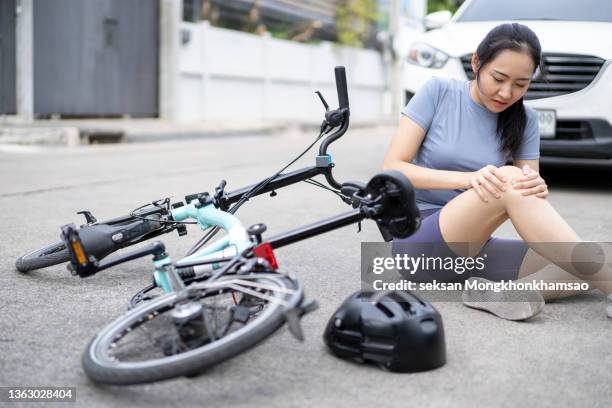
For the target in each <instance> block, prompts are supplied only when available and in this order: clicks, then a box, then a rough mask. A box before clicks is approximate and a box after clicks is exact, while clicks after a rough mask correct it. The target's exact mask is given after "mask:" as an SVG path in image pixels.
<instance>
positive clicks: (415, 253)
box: [392, 209, 529, 282]
mask: <svg viewBox="0 0 612 408" xmlns="http://www.w3.org/2000/svg"><path fill="white" fill-rule="evenodd" d="M421 217H422V221H421V227H420V228H419V230H418V231H416V232H415V233H414V234H413V235H411V236H410V237H408V238H403V239H394V240H393V246H392V248H393V256H395V255H397V254H407V255H408V256H412V257H423V256H424V257H442V258H444V259H445V258H446V257H451V258H453V257H454V258H457V257H458V256H457V255H456V254H455V253H454V252H453V251H452V250H451V249H450V248H449V247H448V245H446V242H445V241H444V238H443V237H442V233H441V232H440V209H430V210H421ZM528 249H529V247H528V246H527V244H526V243H525V241H523V240H521V239H506V238H496V237H490V238H489V239H488V240H487V242H486V243H485V244H484V246H483V247H482V249H481V250H480V253H479V254H478V255H476V257H483V256H484V259H485V261H484V262H483V264H484V269H481V270H473V271H472V272H469V271H464V272H463V273H458V272H457V271H455V270H448V269H436V270H418V271H416V272H415V273H414V274H407V273H405V272H402V271H400V273H402V275H403V276H404V278H406V279H410V280H412V281H417V282H431V281H433V280H434V279H435V280H437V281H438V282H441V281H443V282H464V281H465V280H466V279H468V278H470V277H472V276H478V277H482V278H485V279H489V280H492V281H496V282H499V281H502V280H516V279H517V277H518V273H519V270H520V268H521V265H522V263H523V259H524V258H525V254H526V253H527V250H528ZM485 254H486V256H485Z"/></svg>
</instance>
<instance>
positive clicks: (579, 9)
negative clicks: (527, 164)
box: [402, 0, 612, 159]
mask: <svg viewBox="0 0 612 408" xmlns="http://www.w3.org/2000/svg"><path fill="white" fill-rule="evenodd" d="M445 13H446V14H445ZM445 20H446V21H445ZM510 21H513V22H519V23H521V24H524V25H527V26H529V27H530V28H531V29H532V30H533V31H534V32H535V33H536V34H537V36H538V38H539V39H540V43H541V45H542V54H543V57H544V65H545V71H546V73H545V75H544V77H542V76H541V75H536V77H535V78H534V80H533V81H532V83H531V86H530V87H529V90H528V91H527V94H526V95H525V103H526V104H527V105H529V106H531V107H533V108H534V109H536V110H537V111H538V118H539V123H540V135H541V136H540V137H541V149H540V150H541V154H542V156H554V157H566V158H572V157H573V158H583V159H584V158H587V159H611V158H612V0H512V1H499V0H467V1H466V2H465V3H463V4H462V6H461V7H460V8H459V9H458V10H457V12H456V13H455V16H453V17H452V19H451V15H450V13H449V12H438V13H433V14H430V15H429V16H427V17H426V24H429V26H430V27H431V26H438V27H439V28H435V29H433V30H431V31H428V32H426V33H424V34H422V35H421V36H420V37H419V39H418V41H417V42H415V43H414V44H412V45H411V47H410V50H409V53H408V57H407V58H406V59H405V63H404V65H403V73H402V75H403V76H402V81H403V86H404V89H405V92H406V101H407V100H409V99H410V97H412V95H414V94H415V93H416V92H417V91H418V89H419V88H420V87H421V86H422V85H423V84H424V83H425V82H426V81H427V80H428V79H429V78H430V77H432V76H439V77H450V78H461V79H468V78H469V79H473V77H474V75H473V73H472V69H471V65H470V58H471V55H472V53H473V52H474V51H475V50H476V47H477V46H478V44H479V42H480V41H481V40H482V39H483V38H484V37H485V35H486V34H487V32H488V31H489V30H490V29H492V28H493V27H494V26H496V25H498V24H500V23H502V22H510Z"/></svg>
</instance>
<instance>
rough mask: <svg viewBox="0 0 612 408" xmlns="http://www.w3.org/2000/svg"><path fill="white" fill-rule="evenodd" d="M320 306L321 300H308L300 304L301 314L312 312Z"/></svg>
mask: <svg viewBox="0 0 612 408" xmlns="http://www.w3.org/2000/svg"><path fill="white" fill-rule="evenodd" d="M318 308H319V302H317V301H316V300H313V299H311V300H306V301H305V302H304V303H302V305H300V316H304V315H305V314H308V313H310V312H314V311H315V310H317V309H318Z"/></svg>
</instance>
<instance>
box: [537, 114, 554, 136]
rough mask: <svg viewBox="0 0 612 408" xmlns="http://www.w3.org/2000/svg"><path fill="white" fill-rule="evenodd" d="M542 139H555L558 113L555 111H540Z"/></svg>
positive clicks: (539, 123) (539, 122)
mask: <svg viewBox="0 0 612 408" xmlns="http://www.w3.org/2000/svg"><path fill="white" fill-rule="evenodd" d="M537 112H538V126H539V127H540V138H542V139H554V137H555V133H556V127H557V113H556V112H555V111H554V110H538V111H537Z"/></svg>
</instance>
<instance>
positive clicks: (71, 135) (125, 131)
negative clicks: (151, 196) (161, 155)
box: [0, 119, 396, 146]
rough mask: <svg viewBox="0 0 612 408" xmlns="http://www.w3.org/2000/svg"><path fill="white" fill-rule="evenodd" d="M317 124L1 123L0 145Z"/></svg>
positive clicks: (154, 138)
mask: <svg viewBox="0 0 612 408" xmlns="http://www.w3.org/2000/svg"><path fill="white" fill-rule="evenodd" d="M394 123H396V121H395V120H393V119H381V120H372V121H357V122H351V124H350V129H359V128H369V127H377V126H385V125H387V126H389V125H393V124H394ZM319 127H320V122H318V123H315V122H254V123H203V124H195V125H189V124H179V123H168V122H163V121H159V122H156V121H155V120H151V121H146V122H141V121H138V120H136V121H129V120H128V121H125V120H116V121H114V120H106V121H95V120H92V121H70V120H65V121H62V120H60V121H55V122H52V121H51V122H48V123H45V122H41V121H39V122H33V123H2V124H1V125H0V144H18V145H55V146H77V145H87V144H97V143H147V142H159V141H169V140H192V139H206V138H219V137H249V136H265V135H277V134H279V133H312V132H317V131H318V130H319Z"/></svg>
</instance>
